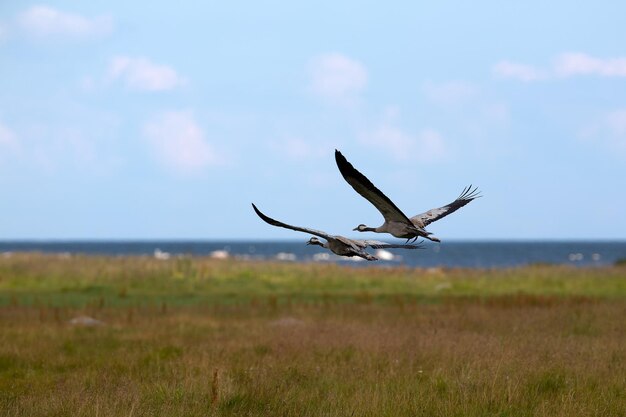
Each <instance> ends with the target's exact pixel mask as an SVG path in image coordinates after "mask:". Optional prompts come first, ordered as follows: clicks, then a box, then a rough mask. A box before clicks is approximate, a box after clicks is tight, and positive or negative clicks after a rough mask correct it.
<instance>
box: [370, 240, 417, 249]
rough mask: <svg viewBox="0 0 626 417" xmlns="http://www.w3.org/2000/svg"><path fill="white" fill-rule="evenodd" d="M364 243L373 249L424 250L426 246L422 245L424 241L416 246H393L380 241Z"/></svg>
mask: <svg viewBox="0 0 626 417" xmlns="http://www.w3.org/2000/svg"><path fill="white" fill-rule="evenodd" d="M362 242H363V243H364V244H365V245H367V246H369V247H370V248H373V249H394V248H396V249H424V245H422V242H424V241H423V240H420V241H419V242H417V244H416V245H402V244H393V243H386V242H380V241H378V240H363V241H362Z"/></svg>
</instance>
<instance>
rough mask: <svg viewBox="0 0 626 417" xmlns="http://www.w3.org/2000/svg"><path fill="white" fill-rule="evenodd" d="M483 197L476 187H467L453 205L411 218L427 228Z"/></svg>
mask: <svg viewBox="0 0 626 417" xmlns="http://www.w3.org/2000/svg"><path fill="white" fill-rule="evenodd" d="M478 197H482V196H481V195H480V192H479V191H478V188H477V187H474V189H473V190H472V186H471V185H470V186H469V187H466V188H464V189H463V192H462V193H461V195H460V196H458V197H457V199H456V200H454V201H453V202H452V203H450V204H448V205H445V206H443V207H439V208H434V209H431V210H428V211H427V212H426V213H422V214H418V215H417V216H414V217H411V220H412V221H414V222H417V223H418V224H419V223H422V224H421V225H420V226H421V227H426V226H428V225H429V224H431V223H432V222H434V221H436V220H439V219H441V218H442V217H446V216H447V215H448V214H451V213H454V212H455V211H457V210H458V209H460V208H461V207H463V206H464V205H466V204H467V203H469V202H470V201H472V200H474V199H476V198H478Z"/></svg>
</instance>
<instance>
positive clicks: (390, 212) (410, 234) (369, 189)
mask: <svg viewBox="0 0 626 417" xmlns="http://www.w3.org/2000/svg"><path fill="white" fill-rule="evenodd" d="M335 161H336V162H337V167H338V168H339V172H341V175H342V176H343V178H344V179H345V180H346V181H347V183H348V184H350V186H352V188H354V191H356V192H357V193H359V194H361V196H362V197H363V198H365V199H366V200H368V201H369V202H370V203H372V204H373V205H374V207H376V208H377V209H378V211H380V213H381V214H382V215H383V217H384V218H385V222H384V223H383V224H382V225H381V226H379V227H368V226H366V225H364V224H360V225H358V226H357V227H355V228H354V229H353V230H357V231H359V232H376V233H390V234H391V235H393V236H395V237H398V238H402V239H407V242H408V241H409V240H411V239H417V238H418V237H420V236H421V237H424V238H426V239H429V240H432V241H434V242H440V240H439V238H437V237H435V236H431V235H432V233H431V232H428V231H427V230H426V229H425V227H426V226H428V225H429V224H431V223H432V222H434V221H436V220H439V219H441V218H442V217H445V216H447V215H448V214H451V213H454V212H455V211H457V210H458V209H460V208H461V207H463V206H464V205H466V204H467V203H469V202H470V201H472V200H474V199H476V198H478V197H481V195H480V193H479V191H478V188H476V187H474V188H473V189H472V186H471V185H470V186H469V187H466V188H464V189H463V191H462V192H461V195H459V196H458V197H457V199H456V200H454V201H453V202H452V203H450V204H447V205H445V206H443V207H439V208H434V209H432V210H428V211H427V212H425V213H422V214H418V215H417V216H414V217H411V218H409V217H407V216H406V215H405V214H404V213H403V212H402V210H400V209H399V208H398V207H397V206H396V205H395V204H394V203H393V201H391V200H390V199H389V197H387V196H386V195H385V194H383V193H382V191H380V190H379V189H378V188H376V186H375V185H374V184H372V182H371V181H370V180H368V179H367V177H366V176H365V175H363V174H361V173H360V172H359V171H357V170H356V168H354V167H353V166H352V164H351V163H350V162H348V160H347V159H346V158H345V157H344V156H343V155H342V154H341V152H339V151H338V150H336V149H335Z"/></svg>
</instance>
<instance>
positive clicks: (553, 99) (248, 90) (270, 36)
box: [0, 0, 626, 241]
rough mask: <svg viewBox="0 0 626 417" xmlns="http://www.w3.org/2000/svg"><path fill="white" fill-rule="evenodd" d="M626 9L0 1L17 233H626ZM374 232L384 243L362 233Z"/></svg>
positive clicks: (4, 166)
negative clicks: (465, 194) (425, 220)
mask: <svg viewBox="0 0 626 417" xmlns="http://www.w3.org/2000/svg"><path fill="white" fill-rule="evenodd" d="M623 16H626V3H622V2H615V1H596V2H571V1H553V2H548V3H546V2H543V1H527V2H501V1H476V2H428V3H427V2H408V1H407V2H397V1H389V2H364V1H344V2H336V1H332V2H331V1H317V2H282V1H281V2H278V1H259V2H242V1H232V2H212V1H206V2H184V1H183V2H163V1H150V2H147V1H145V2H142V1H135V2H128V1H118V0H109V1H106V2H104V1H90V2H75V1H48V2H42V3H31V2H27V1H3V2H1V3H0V190H2V193H1V195H2V198H1V199H0V201H1V203H0V204H1V205H0V207H1V209H0V214H1V216H2V217H1V219H0V240H14V239H59V240H67V239H201V240H205V239H206V240H212V239H289V240H298V239H302V240H303V241H305V240H307V239H308V236H306V235H304V234H301V233H297V232H293V231H289V230H284V229H279V228H275V227H271V226H269V225H267V224H265V223H263V222H262V221H261V220H260V219H259V218H258V217H256V215H255V214H254V212H253V211H252V208H251V205H250V203H252V202H254V203H255V204H256V205H257V206H258V207H259V208H260V209H261V210H262V211H264V212H265V213H266V214H268V215H270V216H272V217H274V218H276V219H279V220H281V221H284V222H286V223H290V224H295V225H299V226H306V227H312V228H316V229H320V230H325V231H327V232H329V233H333V234H343V235H346V236H356V235H359V236H360V237H364V236H365V235H363V234H358V233H356V232H352V229H353V228H354V227H355V226H357V225H358V224H359V223H365V224H367V225H370V226H378V225H380V224H382V217H381V216H380V214H379V213H378V212H377V211H376V209H375V208H374V207H373V206H372V205H371V204H369V203H368V202H367V201H366V200H364V199H363V198H361V197H360V196H359V195H358V194H356V193H355V192H354V191H353V190H352V189H351V188H350V187H349V185H348V184H347V183H345V181H344V180H343V179H342V177H341V176H340V174H339V172H338V170H337V168H336V165H335V161H334V157H333V154H334V150H335V149H339V150H341V151H342V153H343V154H344V155H345V156H346V157H347V159H348V160H349V161H350V162H352V164H353V165H354V166H355V167H356V168H357V169H359V170H360V171H361V172H362V173H364V174H365V175H366V176H368V178H370V180H372V182H373V183H374V184H376V185H377V187H378V188H380V189H381V190H382V191H383V192H384V193H385V194H386V195H387V196H389V197H390V198H391V199H392V200H393V201H394V202H395V203H396V204H397V205H398V206H399V207H400V208H401V209H403V210H404V211H405V213H406V214H407V215H409V216H413V215H415V214H418V213H421V212H423V211H426V210H428V209H430V208H433V207H438V206H442V205H445V204H447V203H449V202H451V201H452V200H454V199H455V198H456V197H457V196H458V194H459V193H460V192H461V191H462V189H463V188H464V187H465V186H467V185H469V184H474V185H476V186H478V187H479V189H480V190H481V191H482V194H483V197H482V198H480V199H478V200H476V201H474V202H472V203H470V204H469V205H467V206H465V207H464V208H462V209H461V210H459V211H458V212H456V213H455V214H453V215H451V216H448V217H446V218H445V219H442V220H440V221H438V222H436V223H433V224H431V225H430V226H429V228H428V230H429V231H431V232H433V234H434V235H435V236H438V237H439V238H441V239H442V240H444V241H445V240H446V239H451V240H458V239H478V240H484V239H507V240H508V239H516V240H517V239H626V215H625V214H626V213H625V209H624V207H626V190H625V187H624V186H625V185H626V43H624V40H625V39H626V25H624V24H623ZM367 236H370V237H371V235H369V234H368V235H367Z"/></svg>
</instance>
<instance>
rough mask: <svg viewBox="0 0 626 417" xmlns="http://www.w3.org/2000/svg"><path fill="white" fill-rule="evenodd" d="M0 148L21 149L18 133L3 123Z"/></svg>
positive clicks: (0, 132) (0, 129) (0, 133)
mask: <svg viewBox="0 0 626 417" xmlns="http://www.w3.org/2000/svg"><path fill="white" fill-rule="evenodd" d="M0 149H4V150H9V151H17V150H18V149H19V142H18V140H17V135H16V134H15V132H13V130H11V129H9V128H8V127H7V126H6V125H4V124H2V123H0Z"/></svg>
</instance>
